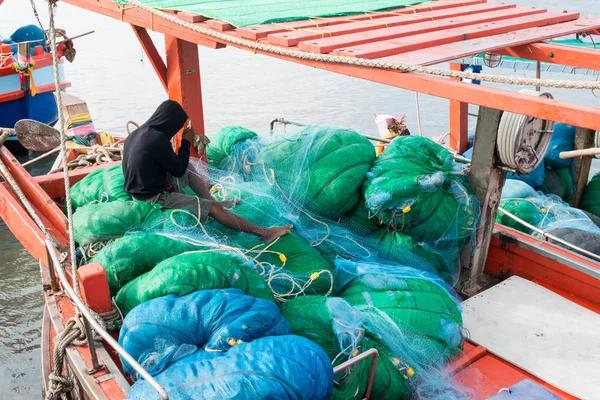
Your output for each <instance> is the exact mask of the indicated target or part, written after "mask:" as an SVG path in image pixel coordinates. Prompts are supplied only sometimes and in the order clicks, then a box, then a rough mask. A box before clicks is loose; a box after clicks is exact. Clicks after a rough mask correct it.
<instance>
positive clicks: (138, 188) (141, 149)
mask: <svg viewBox="0 0 600 400" xmlns="http://www.w3.org/2000/svg"><path fill="white" fill-rule="evenodd" d="M187 119H188V116H187V114H186V112H185V111H184V110H183V107H181V105H179V103H177V102H176V101H172V100H167V101H165V102H163V103H162V104H161V105H160V106H159V107H158V108H157V109H156V111H155V112H154V114H152V116H151V117H150V119H149V120H148V121H146V123H144V124H143V125H141V126H140V127H139V128H138V129H136V130H135V131H133V132H132V133H131V135H129V136H128V137H127V140H126V141H125V149H124V150H123V174H124V175H125V191H126V192H127V193H129V194H131V195H132V196H133V197H134V198H136V199H139V200H145V199H149V198H151V197H152V196H155V195H157V194H158V193H161V192H164V191H166V190H167V189H168V187H167V173H169V174H171V175H173V176H174V177H176V178H180V177H182V176H183V175H184V174H185V171H186V170H187V167H188V162H189V160H190V142H188V141H187V140H182V141H181V146H180V147H179V154H175V152H174V151H173V147H172V146H171V138H172V137H173V136H175V134H176V133H177V132H179V130H180V129H181V128H183V125H184V124H185V122H186V121H187Z"/></svg>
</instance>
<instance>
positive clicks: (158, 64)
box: [131, 25, 169, 92]
mask: <svg viewBox="0 0 600 400" xmlns="http://www.w3.org/2000/svg"><path fill="white" fill-rule="evenodd" d="M131 28H132V29H133V32H134V33H135V36H136V37H137V38H138V40H139V41H140V44H141V45H142V48H143V49H144V53H146V56H147V57H148V59H149V60H150V63H151V64H152V67H153V68H154V71H155V72H156V75H157V76H158V79H159V80H160V83H162V85H163V87H164V88H165V90H166V91H167V92H168V91H169V88H168V87H167V66H166V65H165V62H164V61H163V59H162V58H161V56H160V54H159V53H158V50H156V46H154V42H153V41H152V38H151V37H150V35H148V31H147V30H146V28H141V27H139V26H135V25H131Z"/></svg>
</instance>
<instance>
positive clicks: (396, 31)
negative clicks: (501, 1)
mask: <svg viewBox="0 0 600 400" xmlns="http://www.w3.org/2000/svg"><path fill="white" fill-rule="evenodd" d="M545 11H546V10H544V9H541V8H535V7H516V8H510V9H507V10H499V11H491V12H486V13H480V14H475V15H466V16H462V17H456V18H451V19H448V20H438V21H428V22H420V23H417V24H412V25H409V26H400V27H393V28H383V29H377V30H373V31H366V32H360V33H354V34H350V35H344V36H339V37H331V38H324V39H316V40H311V41H305V42H301V43H300V44H299V45H298V47H299V48H300V50H304V51H308V52H311V53H321V54H323V53H331V52H332V51H334V50H335V49H341V48H347V47H350V46H357V45H362V44H369V43H377V42H380V41H383V40H389V39H395V38H400V37H404V36H412V35H418V34H425V33H427V32H433V31H440V30H444V29H453V28H458V27H462V26H468V25H475V24H479V23H485V22H492V21H498V20H502V19H507V18H512V17H514V16H523V15H530V14H538V13H543V12H545Z"/></svg>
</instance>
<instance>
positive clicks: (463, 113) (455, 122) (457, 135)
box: [450, 63, 469, 154]
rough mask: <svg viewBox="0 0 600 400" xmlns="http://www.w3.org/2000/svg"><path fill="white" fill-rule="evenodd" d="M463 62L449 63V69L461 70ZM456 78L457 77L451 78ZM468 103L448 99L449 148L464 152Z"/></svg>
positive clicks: (466, 146)
mask: <svg viewBox="0 0 600 400" xmlns="http://www.w3.org/2000/svg"><path fill="white" fill-rule="evenodd" d="M463 67H464V65H463V64H457V63H451V64H450V69H451V70H454V71H462V70H463V69H464V68H463ZM451 79H458V78H451ZM468 131H469V104H468V103H464V102H462V101H457V100H450V148H451V149H453V150H456V151H458V153H459V154H462V153H464V152H465V151H467V149H468V143H467V142H468V140H469V139H468Z"/></svg>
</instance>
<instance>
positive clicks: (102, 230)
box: [74, 126, 479, 400]
mask: <svg viewBox="0 0 600 400" xmlns="http://www.w3.org/2000/svg"><path fill="white" fill-rule="evenodd" d="M211 147H212V148H211ZM207 153H208V155H209V156H208V161H209V162H208V164H204V163H202V162H201V161H198V160H193V161H191V162H190V168H189V172H190V173H194V174H196V175H198V176H199V177H201V178H202V179H204V180H205V181H207V182H208V183H209V186H210V192H211V194H212V196H213V198H214V199H215V200H217V201H226V200H233V199H239V200H241V202H240V203H238V204H234V205H233V206H232V207H231V208H230V209H229V210H230V211H231V212H233V213H235V214H237V215H239V216H242V217H244V218H246V219H248V220H250V221H251V222H253V223H255V224H257V225H260V226H263V227H271V226H280V225H284V224H293V226H294V229H293V231H292V232H291V233H289V234H287V235H285V236H283V237H281V238H279V239H277V240H275V241H274V242H272V243H263V242H262V241H261V240H260V239H259V238H257V237H255V236H253V235H251V234H247V233H240V232H237V231H235V230H231V229H228V228H225V227H224V226H222V225H221V224H219V223H218V222H217V221H215V220H212V219H210V218H209V220H208V221H206V222H202V223H201V222H200V221H199V220H198V218H197V217H196V216H195V215H193V214H192V213H190V212H188V211H185V210H164V209H161V208H160V207H158V206H156V205H151V204H147V203H144V202H138V201H133V200H127V199H122V200H121V199H114V201H113V199H111V198H108V199H105V200H104V201H103V202H100V203H98V202H96V201H94V200H92V201H90V202H88V204H85V205H82V206H81V207H79V208H78V209H77V211H76V213H75V217H74V225H75V233H76V240H77V242H78V244H80V245H83V246H82V247H84V248H85V247H86V246H88V248H89V246H94V245H98V247H101V246H100V244H102V245H104V242H105V241H110V243H108V244H106V245H105V247H104V248H102V249H101V250H99V251H98V252H97V254H96V255H95V256H94V257H93V258H91V260H92V261H97V262H100V264H101V265H102V266H103V267H104V268H105V270H106V271H107V275H108V276H109V284H110V288H111V292H113V293H112V294H113V295H114V294H115V293H116V304H117V305H118V307H119V308H120V309H121V311H122V313H123V314H124V315H126V317H125V322H126V325H127V321H128V320H130V318H133V317H131V316H132V315H137V313H138V310H140V309H141V310H145V311H144V313H146V314H145V315H152V313H153V312H154V313H156V314H160V313H163V311H161V310H162V309H161V308H160V307H159V306H158V305H159V304H162V303H158V302H157V301H159V300H163V299H176V297H174V296H173V295H175V296H181V297H182V298H185V299H187V298H188V296H195V295H198V296H201V295H200V294H202V293H205V292H218V291H232V290H233V291H236V292H237V291H241V292H243V293H244V296H246V297H248V296H250V297H251V298H254V299H263V300H265V301H266V302H269V303H270V304H273V305H274V306H279V307H281V310H282V313H283V315H284V317H286V318H287V320H288V322H289V324H290V325H291V326H292V329H291V332H292V333H294V334H297V335H299V336H302V337H303V338H300V337H297V336H290V338H291V339H290V340H289V342H290V343H283V342H280V338H282V337H280V336H267V337H263V338H254V339H253V340H252V341H251V342H250V343H242V344H236V346H234V347H233V348H231V349H228V350H226V351H219V352H214V351H207V350H206V349H204V350H197V349H198V348H201V347H202V345H201V344H198V343H199V342H186V343H192V344H191V345H192V346H196V347H194V352H193V354H188V353H185V352H184V351H183V350H174V349H171V350H168V349H167V347H169V346H167V345H166V344H165V343H166V342H165V341H164V340H163V339H164V338H162V336H161V334H160V332H158V331H152V332H150V331H149V333H148V335H147V337H146V338H144V340H146V342H144V343H147V345H144V346H146V347H147V348H151V345H152V346H154V344H156V346H157V349H159V350H156V351H154V350H152V351H153V354H154V353H156V354H159V353H160V354H162V353H161V352H162V351H163V350H164V351H166V352H167V353H168V352H169V351H173V354H174V355H175V356H176V357H175V358H173V359H172V360H171V361H169V362H168V363H164V364H162V367H161V368H160V369H161V370H160V371H158V370H156V371H154V372H153V373H155V374H156V377H157V379H158V380H159V381H160V382H161V383H162V384H164V385H165V387H167V389H168V390H169V394H170V395H171V396H172V397H173V398H186V396H188V395H189V393H190V392H189V390H198V393H203V394H206V396H207V397H208V398H210V396H211V395H213V394H214V395H215V396H216V397H217V398H218V397H219V396H221V395H223V393H234V394H236V395H238V396H242V397H244V395H245V394H248V393H250V392H246V390H250V389H248V388H245V386H244V385H243V383H244V382H246V383H247V385H246V386H248V385H250V386H252V385H254V387H253V388H252V389H251V390H258V391H259V392H256V393H259V394H261V396H262V395H264V394H269V395H270V397H271V398H322V396H325V398H328V397H329V396H333V398H336V399H351V398H356V397H360V396H362V395H364V393H365V390H366V386H367V382H368V379H369V375H370V363H369V361H368V360H366V361H363V362H360V363H358V364H356V365H355V366H353V367H351V368H346V369H344V370H343V371H342V372H341V373H339V374H336V376H335V388H333V389H332V387H331V385H332V384H333V382H334V377H333V374H332V372H331V366H332V365H339V364H340V363H342V362H344V361H348V360H352V358H354V357H356V355H358V354H359V353H361V352H364V351H366V350H368V349H377V350H378V351H379V352H380V355H381V357H380V359H379V361H378V363H377V365H378V368H377V369H378V371H379V372H378V374H377V375H376V383H375V386H374V387H373V397H374V398H402V399H409V398H413V397H414V396H421V398H432V399H440V400H441V399H454V398H456V399H458V398H461V397H460V396H458V395H457V393H463V392H462V390H461V389H460V388H459V387H458V386H456V385H454V384H452V382H451V376H450V375H449V373H447V372H445V364H446V363H447V362H448V361H449V359H450V358H451V357H453V356H455V355H456V354H457V353H458V352H459V351H460V347H461V343H462V332H461V329H460V325H461V321H462V320H461V318H460V311H459V309H458V307H457V306H456V302H455V300H454V298H453V296H452V294H451V290H450V289H449V288H448V285H452V284H453V283H454V282H456V280H457V278H458V272H459V263H458V255H459V252H460V250H461V247H462V245H463V244H465V243H466V242H467V241H468V240H469V239H471V238H472V237H473V234H474V233H475V231H476V229H477V223H478V219H479V205H478V203H477V201H476V199H475V197H474V196H473V194H472V193H471V191H470V188H469V185H468V179H467V176H466V175H465V173H466V170H465V168H464V165H462V164H457V163H455V162H454V159H453V156H452V154H451V153H449V152H448V151H447V150H445V149H443V148H442V147H440V146H439V145H437V144H435V143H433V142H432V141H430V140H429V139H425V138H420V137H400V138H397V139H395V140H394V141H393V142H392V143H391V144H390V145H389V146H388V147H387V148H386V149H385V150H384V151H383V152H382V154H381V155H380V156H379V157H378V158H376V156H375V149H374V146H373V144H371V143H370V142H369V140H367V139H366V138H365V137H363V136H362V135H360V134H359V133H357V132H355V131H352V130H349V129H342V128H333V127H319V126H309V127H305V128H301V129H299V130H298V131H296V132H290V133H289V134H286V135H285V136H280V137H274V138H265V137H259V136H257V135H256V134H255V133H254V132H251V131H248V130H245V129H244V128H241V127H231V128H225V129H223V130H222V131H221V132H219V134H218V135H216V136H214V137H213V138H212V141H211V143H210V144H209V146H208V149H207ZM79 190H81V188H80V189H79ZM90 198H91V196H90ZM101 200H102V199H101ZM128 250H129V252H130V254H127V252H128ZM89 259H90V258H89V257H87V258H86V259H85V261H84V262H88V260H89ZM170 301H171V300H170ZM172 301H175V300H172ZM155 304H156V305H155ZM225 306H226V304H225V303H224V304H223V307H225ZM139 312H141V311H139ZM198 312H200V311H198ZM205 314H207V313H205V312H202V316H203V317H205ZM208 314H210V313H208ZM208 314H207V315H208ZM299 315H300V316H301V317H299ZM240 318H241V317H240ZM183 319H185V318H183ZM132 321H133V320H132ZM186 329H189V330H190V332H195V329H196V328H194V327H193V326H192V325H190V326H188V327H187V328H186ZM314 333H316V335H315V334H314ZM191 334H192V333H189V335H191ZM194 334H195V333H194ZM131 337H132V338H133V337H134V336H131ZM307 339H310V340H311V341H313V342H314V343H312V342H308V341H307ZM131 340H132V342H131V343H133V344H135V342H136V341H138V339H131ZM240 340H242V339H240ZM139 341H140V343H142V342H143V341H142V339H139ZM258 343H264V346H265V347H264V348H262V347H260V346H259V345H258ZM294 343H295V344H294ZM269 344H270V345H272V346H275V347H276V346H284V347H285V348H284V347H281V349H282V351H283V353H282V354H284V355H285V357H288V358H286V359H283V360H282V359H280V356H275V355H267V353H268V352H267V351H266V349H267V347H268V345H269ZM161 346H163V347H161ZM253 346H256V347H253ZM261 346H262V345H261ZM298 346H299V347H298ZM307 346H308V347H307ZM275 347H274V349H275ZM296 347H298V348H299V349H301V350H298V352H296V350H294V348H296ZM186 348H187V347H186ZM238 348H239V349H240V350H237V349H238ZM242 348H247V349H256V351H257V352H258V353H257V354H260V357H259V355H255V356H253V355H252V354H245V353H244V354H242V353H243V352H242V350H241V349H242ZM169 349H170V347H169ZM315 349H318V352H317V353H318V357H317V356H315V354H317V353H316V350H315ZM180 351H181V352H180ZM274 351H275V350H274ZM238 352H239V354H238ZM263 353H264V354H263ZM301 353H302V357H304V358H301V363H302V365H305V366H306V367H307V368H306V369H305V370H303V372H302V374H299V378H298V379H300V380H302V382H304V383H306V382H311V381H310V379H313V378H314V377H319V379H321V378H324V377H325V378H327V379H328V381H327V382H320V383H319V385H320V386H318V385H316V384H313V383H311V385H315V392H314V393H313V394H310V393H304V391H305V390H306V389H303V390H301V391H300V392H298V393H296V392H295V391H294V390H295V389H290V388H291V387H295V386H294V385H295V384H296V383H294V382H296V381H289V385H288V383H286V384H285V385H283V386H282V387H274V386H273V384H272V381H268V380H267V381H268V382H271V383H268V385H267V386H265V387H264V388H262V387H260V388H259V387H256V385H259V384H262V383H261V382H266V381H264V377H265V376H267V375H269V374H271V373H275V374H283V375H282V376H284V377H285V379H288V378H287V377H288V376H290V375H289V374H288V372H287V371H281V370H280V368H279V367H280V365H287V364H286V363H289V365H292V364H295V363H296V362H297V359H295V358H294V357H296V356H300V355H301ZM309 353H310V354H312V357H313V358H310V359H309V358H307V357H309V356H308V355H307V354H309ZM169 354H171V353H169ZM314 357H316V358H314ZM167 358H168V357H167ZM323 360H325V361H326V367H327V368H326V369H327V371H324V369H323V368H324V367H323V363H322V361H323ZM250 361H251V362H250ZM248 363H250V364H248ZM157 365H158V364H157ZM224 366H228V368H230V370H231V371H233V372H232V375H231V376H222V375H220V372H219V371H226V369H225V367H224ZM241 366H244V368H246V369H240V368H241ZM163 367H164V368H163ZM313 368H314V369H313ZM249 371H253V372H254V373H255V375H252V374H250V373H249ZM273 371H276V372H273ZM286 374H287V375H286ZM206 376H209V378H208V379H199V377H204V378H205V377H206ZM235 377H237V378H235ZM236 379H237V380H236ZM184 382H187V384H188V385H187V386H186V384H184ZM286 382H288V381H286ZM325 383H326V384H327V385H329V386H327V387H323V385H324V384H325ZM269 385H270V386H269ZM192 388H195V389H192ZM311 388H312V387H311ZM223 390H225V392H223ZM261 390H262V391H261ZM282 390H283V391H282ZM332 390H333V391H332ZM270 391H272V392H270ZM256 393H254V392H252V395H249V394H248V396H249V397H248V396H246V397H244V398H253V397H252V396H253V395H257V394H256ZM295 393H296V394H295ZM146 395H148V396H150V397H148V398H151V396H154V394H151V392H150V388H149V386H148V385H147V384H146V383H145V382H143V380H140V381H138V382H137V383H136V384H135V385H134V387H133V388H132V390H131V393H130V396H131V397H132V398H144V396H146ZM178 396H179V397H178ZM278 396H280V397H278ZM444 396H446V397H444ZM452 396H454V397H452ZM263 397H264V396H263ZM266 397H269V396H266Z"/></svg>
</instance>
